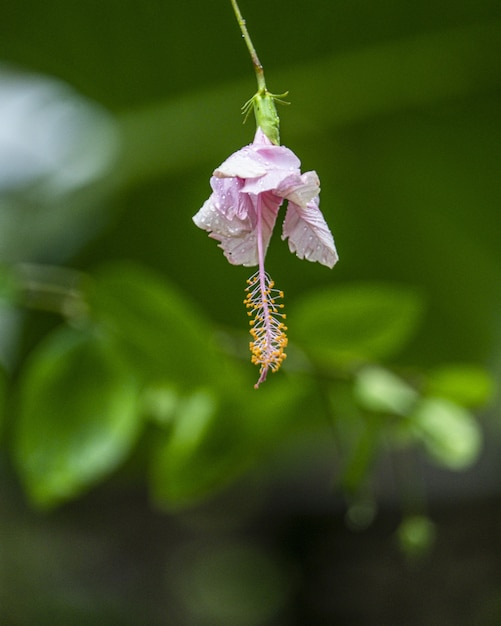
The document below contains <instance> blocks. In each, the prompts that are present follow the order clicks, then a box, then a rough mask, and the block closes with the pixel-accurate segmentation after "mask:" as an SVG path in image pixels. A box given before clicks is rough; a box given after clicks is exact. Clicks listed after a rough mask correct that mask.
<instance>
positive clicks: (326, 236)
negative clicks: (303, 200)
mask: <svg viewBox="0 0 501 626" xmlns="http://www.w3.org/2000/svg"><path fill="white" fill-rule="evenodd" d="M318 202H319V201H318V196H317V197H316V198H314V199H313V200H312V201H311V202H309V203H308V205H307V206H306V207H304V208H303V207H301V206H299V205H298V204H295V203H294V202H290V201H289V205H288V207H287V213H286V215H285V220H284V225H283V234H282V239H286V238H287V237H288V238H289V249H290V251H291V252H293V253H295V254H296V255H297V256H298V257H299V258H300V259H307V260H308V261H318V262H319V263H322V265H326V266H327V267H330V268H332V267H334V265H335V264H336V262H337V260H338V255H337V251H336V246H335V244H334V239H333V238H332V234H331V232H330V230H329V227H328V226H327V224H326V223H325V220H324V217H323V215H322V213H321V211H320V209H319V208H318Z"/></svg>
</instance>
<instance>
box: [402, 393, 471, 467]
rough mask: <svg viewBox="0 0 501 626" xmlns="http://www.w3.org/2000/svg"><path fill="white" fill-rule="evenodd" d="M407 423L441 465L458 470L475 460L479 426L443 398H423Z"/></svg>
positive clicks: (467, 414) (465, 411) (467, 413)
mask: <svg viewBox="0 0 501 626" xmlns="http://www.w3.org/2000/svg"><path fill="white" fill-rule="evenodd" d="M411 420H412V422H411V423H412V429H413V431H414V434H415V435H416V436H417V438H418V439H419V440H421V441H422V443H423V444H424V446H425V448H426V450H427V451H428V453H429V454H430V455H431V456H432V457H433V458H434V459H435V460H436V461H438V462H439V463H441V464H442V465H445V466H446V467H448V468H450V469H453V470H460V469H465V468H467V467H469V466H470V465H472V463H474V462H475V460H476V459H477V457H478V455H479V453H480V449H481V446H482V434H481V430H480V426H479V424H478V423H477V421H476V420H475V418H474V417H473V415H472V414H471V413H470V412H469V411H467V410H466V409H464V408H462V407H460V406H458V405H457V404H454V403H453V402H450V401H449V400H445V399H443V398H424V399H423V400H422V401H421V402H420V403H419V405H418V406H417V408H416V411H415V413H414V415H413V416H412V418H411Z"/></svg>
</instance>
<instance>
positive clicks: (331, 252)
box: [193, 127, 338, 385]
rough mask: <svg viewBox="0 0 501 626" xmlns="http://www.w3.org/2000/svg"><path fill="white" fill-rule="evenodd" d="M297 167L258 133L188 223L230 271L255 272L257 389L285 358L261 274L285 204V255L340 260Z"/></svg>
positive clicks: (308, 176)
mask: <svg viewBox="0 0 501 626" xmlns="http://www.w3.org/2000/svg"><path fill="white" fill-rule="evenodd" d="M300 165H301V163H300V161H299V159H298V158H297V157H296V155H295V154H294V153H293V152H292V151H291V150H289V149H288V148H286V147H285V146H278V145H275V144H274V143H272V142H271V140H270V139H268V137H267V136H266V135H265V134H264V132H263V131H262V130H261V128H260V127H258V129H257V132H256V136H255V138H254V141H253V143H252V144H250V145H248V146H246V147H244V148H242V149H241V150H238V151H237V152H235V153H234V154H233V155H231V156H230V157H229V158H228V159H226V161H224V163H222V164H221V165H220V166H219V167H218V168H217V169H216V170H215V171H214V173H213V176H212V178H211V180H210V184H211V187H212V194H211V196H210V197H209V199H208V200H207V201H206V202H205V203H204V205H203V206H202V208H201V209H200V210H199V211H198V213H197V214H196V215H195V216H194V217H193V221H194V222H195V224H196V225H197V226H198V227H199V228H202V229H204V230H206V231H208V232H209V235H210V237H212V238H213V239H216V240H217V241H219V246H220V247H221V248H222V249H223V251H224V254H225V256H226V258H227V259H228V261H229V262H230V263H232V264H234V265H245V266H254V265H257V266H258V272H257V273H256V274H255V276H254V277H253V278H252V279H250V280H251V283H250V284H249V286H248V287H247V291H248V295H247V298H246V300H245V303H246V305H247V307H248V308H250V309H251V311H249V313H253V314H254V315H255V319H253V320H251V323H252V328H251V335H252V336H253V341H251V344H250V348H251V352H252V355H253V357H252V360H253V362H254V363H256V364H257V365H260V367H261V375H260V378H259V381H258V383H257V385H259V384H260V383H261V382H263V381H264V380H265V379H266V375H267V372H268V369H271V370H272V371H276V369H278V367H279V366H280V364H281V363H282V361H283V359H284V358H285V353H284V352H283V349H284V348H285V346H286V338H285V330H286V329H285V326H284V324H283V322H282V321H281V320H282V318H283V317H284V314H283V313H282V312H281V306H282V305H278V306H277V305H276V303H275V298H276V297H277V296H276V294H275V292H274V288H273V283H272V281H271V279H270V277H269V275H268V274H267V273H266V271H265V267H264V260H265V256H266V251H267V248H268V244H269V242H270V238H271V235H272V232H273V228H274V226H275V222H276V219H277V215H278V211H279V209H280V207H281V205H282V204H283V202H284V200H287V201H288V206H287V211H286V214H285V219H284V222H283V228H282V239H288V242H289V248H290V250H291V252H294V253H295V254H296V255H297V256H298V257H299V258H300V259H307V260H308V261H318V262H319V263H322V264H323V265H326V266H327V267H333V266H334V264H335V263H336V261H337V260H338V256H337V252H336V247H335V245H334V240H333V238H332V234H331V232H330V230H329V228H328V226H327V224H326V222H325V220H324V217H323V215H322V213H321V212H320V208H319V196H318V194H319V191H320V183H319V179H318V176H317V174H316V172H306V173H304V174H301V170H300ZM278 293H279V294H281V292H278ZM282 297H283V294H282ZM256 335H258V337H257V338H256Z"/></svg>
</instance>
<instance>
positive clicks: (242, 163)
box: [213, 144, 267, 178]
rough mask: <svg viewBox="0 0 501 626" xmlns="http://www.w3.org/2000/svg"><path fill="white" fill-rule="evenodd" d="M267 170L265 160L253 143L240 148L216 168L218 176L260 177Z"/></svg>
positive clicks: (216, 175)
mask: <svg viewBox="0 0 501 626" xmlns="http://www.w3.org/2000/svg"><path fill="white" fill-rule="evenodd" d="M266 172H267V166H266V163H265V160H264V159H263V158H261V157H260V156H259V155H258V154H257V153H256V151H255V150H254V149H253V146H252V144H251V145H249V146H245V148H242V149H241V150H238V151H237V152H235V153H234V154H232V155H231V156H230V157H228V158H227V159H226V161H223V163H221V165H220V166H219V167H218V168H217V169H215V170H214V174H213V175H214V176H215V177H216V178H233V177H235V176H237V177H238V178H259V177H260V176H264V175H265V174H266Z"/></svg>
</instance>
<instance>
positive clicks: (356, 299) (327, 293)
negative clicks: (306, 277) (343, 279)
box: [288, 283, 423, 364]
mask: <svg viewBox="0 0 501 626" xmlns="http://www.w3.org/2000/svg"><path fill="white" fill-rule="evenodd" d="M290 308H291V309H292V307H290ZM422 309H423V304H422V301H421V298H420V297H419V296H418V295H417V293H416V292H415V291H413V290H412V289H410V288H406V287H397V286H391V285H385V284H378V283H374V284H352V285H344V286H340V287H335V288H331V289H322V290H321V291H317V292H313V293H310V294H307V295H305V296H304V297H303V298H302V299H301V301H300V302H298V303H297V304H296V305H295V307H294V308H293V309H292V311H291V312H290V315H289V316H288V317H289V320H290V322H291V328H292V330H291V335H292V333H294V335H293V337H294V340H295V341H296V342H297V343H298V344H300V345H301V347H302V348H303V349H304V350H305V351H306V352H308V353H309V354H310V355H311V356H312V357H313V358H314V359H317V360H319V361H320V362H322V363H326V364H346V363H350V362H353V361H358V360H372V359H381V358H385V357H389V356H391V355H393V354H395V353H397V352H398V351H399V350H400V349H401V348H402V346H403V345H404V344H405V342H406V341H407V340H408V339H409V338H410V337H411V336H412V335H413V333H414V332H415V331H416V328H417V326H418V324H419V321H420V317H421V312H422Z"/></svg>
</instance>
